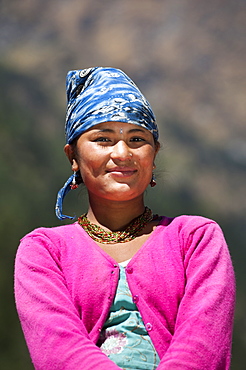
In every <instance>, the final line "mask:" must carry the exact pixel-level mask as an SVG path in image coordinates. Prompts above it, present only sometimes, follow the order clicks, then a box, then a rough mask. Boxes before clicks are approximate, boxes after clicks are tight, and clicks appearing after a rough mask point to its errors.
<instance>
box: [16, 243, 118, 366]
mask: <svg viewBox="0 0 246 370" xmlns="http://www.w3.org/2000/svg"><path fill="white" fill-rule="evenodd" d="M15 297H16V306H17V311H18V314H19V318H20V321H21V325H22V328H23V332H24V335H25V339H26V342H27V346H28V349H29V351H30V355H31V358H32V361H33V364H34V367H35V369H36V370H55V369H57V370H58V369H59V370H74V369H76V370H80V369H81V370H94V369H97V370H105V369H108V370H117V369H120V368H119V367H118V366H116V365H115V364H114V363H113V362H112V361H111V360H109V359H108V358H107V356H106V355H105V354H103V353H102V351H101V350H100V348H98V347H97V346H96V345H95V344H94V343H93V342H92V341H91V340H90V338H89V335H88V333H87V331H86V328H85V326H84V325H83V322H82V320H81V319H80V317H79V314H78V312H77V310H76V308H75V306H74V304H73V302H72V299H71V296H70V294H69V291H68V289H67V286H66V281H65V279H64V276H63V273H62V268H61V266H60V263H59V256H58V253H57V251H56V252H55V251H54V250H52V245H51V243H49V240H48V238H46V237H45V236H42V237H41V236H33V237H31V236H29V237H26V238H24V239H23V240H22V242H21V244H20V246H19V249H18V252H17V256H16V263H15Z"/></svg>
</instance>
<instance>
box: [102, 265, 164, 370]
mask: <svg viewBox="0 0 246 370" xmlns="http://www.w3.org/2000/svg"><path fill="white" fill-rule="evenodd" d="M127 262H128V261H126V263H125V265H126V264H127ZM122 265H123V264H120V276H119V283H118V288H117V291H116V295H115V299H114V302H113V304H112V306H111V309H110V314H109V317H108V320H107V321H106V323H105V324H104V327H103V330H102V332H101V338H100V343H98V345H99V346H100V348H101V350H102V351H103V352H104V353H105V354H106V355H107V356H108V357H109V358H110V359H111V360H112V361H113V362H114V363H116V365H118V366H119V367H121V368H122V369H124V370H128V369H129V370H133V369H141V370H153V369H156V368H157V366H158V364H159V362H160V358H159V356H158V354H157V352H156V350H155V348H154V346H153V344H152V341H151V339H150V336H149V334H148V332H147V330H146V329H145V326H144V323H143V320H142V318H141V315H140V313H139V311H138V309H137V306H136V304H135V303H134V302H133V299H132V295H131V292H130V289H129V286H128V283H127V280H126V273H125V268H124V266H122Z"/></svg>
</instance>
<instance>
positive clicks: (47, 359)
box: [15, 216, 235, 370]
mask: <svg viewBox="0 0 246 370" xmlns="http://www.w3.org/2000/svg"><path fill="white" fill-rule="evenodd" d="M126 273H127V280H128V284H129V287H130V290H131V293H132V296H134V301H135V302H136V304H137V307H138V309H139V311H140V313H141V315H142V318H143V321H144V323H145V326H146V329H147V330H148V332H149V335H150V337H151V339H152V342H153V344H154V346H155V348H156V350H157V352H158V354H159V356H160V358H161V362H160V364H159V366H158V370H176V369H179V370H181V369H182V370H226V369H229V367H230V352H231V337H232V321H233V312H234V299H235V281H234V272H233V268H232V263H231V259H230V255H229V252H228V249H227V246H226V243H225V240H224V237H223V234H222V232H221V230H220V228H219V226H218V225H217V224H216V223H215V222H214V221H211V220H208V219H205V218H202V217H196V216H180V217H176V218H174V219H168V218H165V217H164V218H163V220H162V222H161V224H160V225H159V226H157V228H156V229H155V231H154V232H153V233H152V234H151V236H150V237H149V238H148V240H147V241H146V242H145V243H144V245H143V246H142V247H141V249H140V250H139V251H138V252H137V253H136V254H135V256H134V257H133V258H132V260H131V261H130V262H129V264H128V266H127V268H126ZM118 274H119V266H118V264H117V263H116V262H115V261H114V260H113V259H112V258H111V257H109V256H108V255H107V254H106V253H105V252H104V251H103V250H102V249H101V248H100V247H98V246H97V244H96V243H95V242H94V241H93V240H92V239H91V238H90V237H89V236H88V235H87V234H86V233H85V232H84V230H83V229H82V228H81V226H79V225H78V224H77V223H75V224H72V225H66V226H60V227H55V228H40V229H37V230H34V231H33V232H32V233H30V234H28V235H27V236H25V237H24V238H23V239H22V241H21V244H20V246H19V249H18V252H17V257H16V268H15V294H16V304H17V310H18V313H19V317H20V321H21V324H22V328H23V331H24V335H25V338H26V342H27V345H28V348H29V351H30V354H31V358H32V361H33V364H34V366H35V369H37V370H41V369H42V370H55V369H57V370H58V369H59V370H95V369H96V370H116V369H119V367H118V366H117V365H116V364H114V363H113V362H112V361H111V360H109V359H108V358H107V356H106V355H105V354H103V353H102V352H101V350H100V348H98V347H97V346H96V343H97V340H98V337H99V333H100V330H101V328H102V327H103V324H104V322H105V320H106V318H107V316H108V313H109V309H110V306H111V304H112V301H113V298H114V294H115V291H116V287H117V283H118Z"/></svg>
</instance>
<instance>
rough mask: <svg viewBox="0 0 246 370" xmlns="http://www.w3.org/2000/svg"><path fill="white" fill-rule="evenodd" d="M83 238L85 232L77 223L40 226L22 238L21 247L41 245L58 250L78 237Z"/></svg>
mask: <svg viewBox="0 0 246 370" xmlns="http://www.w3.org/2000/svg"><path fill="white" fill-rule="evenodd" d="M81 238H83V232H82V230H81V228H79V227H78V225H77V223H73V224H69V225H62V226H55V227H39V228H37V229H34V230H33V231H31V232H30V233H28V234H26V235H25V236H24V237H23V238H22V239H21V241H20V247H23V246H26V245H32V246H34V245H35V246H38V245H39V246H42V247H45V248H46V249H50V250H57V249H60V248H62V247H63V246H65V245H67V244H69V243H71V242H74V241H76V240H77V239H80V240H81ZM20 247H19V248H20Z"/></svg>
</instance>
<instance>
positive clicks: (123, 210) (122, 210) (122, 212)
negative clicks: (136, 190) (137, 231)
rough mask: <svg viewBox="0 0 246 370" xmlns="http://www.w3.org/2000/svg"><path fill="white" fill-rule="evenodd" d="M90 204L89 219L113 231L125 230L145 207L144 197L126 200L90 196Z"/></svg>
mask: <svg viewBox="0 0 246 370" xmlns="http://www.w3.org/2000/svg"><path fill="white" fill-rule="evenodd" d="M89 204H90V206H89V209H88V213H87V217H88V219H89V221H90V222H92V223H94V224H96V225H99V226H103V227H106V228H107V229H109V230H111V231H118V230H124V229H125V228H126V226H127V225H128V224H129V223H130V222H131V221H132V220H133V219H134V218H136V217H138V216H139V215H141V214H142V213H143V212H144V209H145V207H144V203H143V198H142V197H140V198H137V199H133V200H130V201H124V202H119V201H111V200H107V199H103V200H101V199H100V201H99V200H98V199H94V198H93V199H91V197H89Z"/></svg>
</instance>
